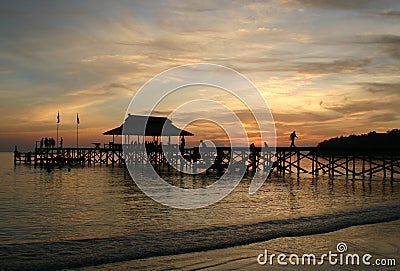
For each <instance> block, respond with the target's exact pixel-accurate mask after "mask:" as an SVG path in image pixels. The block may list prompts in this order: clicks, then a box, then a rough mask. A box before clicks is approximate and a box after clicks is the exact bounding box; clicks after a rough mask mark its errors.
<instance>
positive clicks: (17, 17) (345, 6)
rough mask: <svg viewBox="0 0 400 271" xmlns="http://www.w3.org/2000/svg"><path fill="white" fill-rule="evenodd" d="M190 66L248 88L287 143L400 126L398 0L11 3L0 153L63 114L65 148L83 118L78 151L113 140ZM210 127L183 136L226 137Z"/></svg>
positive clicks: (1, 21) (3, 23) (0, 49)
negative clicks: (154, 87)
mask: <svg viewBox="0 0 400 271" xmlns="http://www.w3.org/2000/svg"><path fill="white" fill-rule="evenodd" d="M190 63H215V64H219V65H224V66H226V67H229V68H231V69H234V70H236V71H238V72H240V73H242V74H243V75H244V76H246V77H247V78H248V79H249V80H251V81H252V82H253V83H254V85H255V86H256V87H257V88H258V89H259V91H260V92H261V93H262V96H263V97H264V99H265V100H266V101H267V103H268V105H269V108H270V110H271V112H272V115H273V118H274V120H275V126H276V133H277V142H278V145H281V146H286V145H289V144H290V142H289V141H288V137H289V134H290V133H291V132H292V131H293V130H296V132H297V135H298V136H299V138H298V144H299V145H302V146H308V145H315V144H317V143H318V142H320V141H322V140H324V139H327V138H330V137H335V136H340V135H349V134H361V133H367V132H369V131H373V130H375V131H377V132H386V131H387V130H391V129H394V128H400V118H399V112H400V106H399V105H400V95H399V94H400V77H399V75H400V1H397V0H393V1H386V0H380V1H368V0H353V1H347V0H336V1H329V0H272V1H179V0H176V1H5V2H3V3H2V4H1V6H0V97H1V99H0V122H1V124H2V125H1V126H0V151H11V150H13V149H14V145H18V146H19V148H20V149H32V148H33V147H34V144H35V143H34V142H35V141H36V140H40V139H41V138H42V137H56V116H57V112H60V117H61V122H60V126H59V133H60V136H63V138H64V145H66V146H68V145H74V144H75V134H76V114H77V113H79V118H80V124H79V137H80V144H81V145H86V146H89V145H90V144H91V143H92V142H108V141H109V140H110V138H109V137H106V136H103V135H101V133H102V132H104V131H106V130H108V129H111V128H114V127H117V126H119V125H120V124H121V123H122V122H123V120H124V117H125V113H126V110H127V107H128V105H129V103H130V101H131V99H132V97H133V95H134V94H135V93H136V92H137V91H138V90H139V89H140V87H141V86H142V85H143V84H144V83H146V82H147V81H148V80H150V79H151V78H152V77H153V76H155V75H157V74H159V73H161V72H163V71H165V70H167V69H170V68H173V67H176V66H179V65H183V64H190ZM182 91H185V90H184V89H183V90H182ZM187 91H189V90H187ZM218 95H219V94H215V97H217V96H218ZM188 96H190V95H188ZM220 96H221V97H223V96H224V95H220ZM227 100H229V97H228V98H226V101H227ZM174 104H175V103H173V102H169V103H168V101H167V100H166V101H165V102H164V108H161V109H160V110H159V113H160V114H165V113H166V112H167V111H168V110H167V108H169V110H170V109H171V108H172V109H173V107H174ZM233 104H235V103H234V102H233ZM237 109H238V110H240V108H239V107H237ZM206 127H208V128H204V126H203V127H202V125H199V123H197V125H195V124H193V125H192V126H187V127H186V128H188V130H190V129H189V128H191V129H192V130H190V131H191V132H193V133H195V134H196V135H197V137H194V138H193V140H198V139H199V138H206V139H212V138H214V139H218V136H217V135H220V134H221V133H220V132H218V133H217V132H215V131H216V129H215V127H214V128H210V127H212V125H211V126H206ZM181 128H183V127H181Z"/></svg>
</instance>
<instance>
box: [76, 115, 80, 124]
mask: <svg viewBox="0 0 400 271" xmlns="http://www.w3.org/2000/svg"><path fill="white" fill-rule="evenodd" d="M76 123H77V124H79V115H78V113H76Z"/></svg>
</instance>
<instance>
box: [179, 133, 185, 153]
mask: <svg viewBox="0 0 400 271" xmlns="http://www.w3.org/2000/svg"><path fill="white" fill-rule="evenodd" d="M185 145H186V140H185V136H182V137H181V145H180V146H179V149H180V151H181V153H183V152H184V151H185Z"/></svg>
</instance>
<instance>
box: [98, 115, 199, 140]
mask: <svg viewBox="0 0 400 271" xmlns="http://www.w3.org/2000/svg"><path fill="white" fill-rule="evenodd" d="M124 125H126V126H125V131H124V132H125V134H129V135H143V131H144V130H145V129H144V126H145V125H146V130H145V136H161V134H162V135H163V136H182V135H184V136H193V134H192V133H190V132H188V131H185V130H181V129H179V128H177V127H176V126H175V125H173V124H172V121H171V120H170V119H168V118H165V117H153V116H138V115H129V116H128V117H127V118H126V119H125V122H124V123H123V124H121V125H120V126H119V127H116V128H114V129H111V130H108V131H106V132H104V133H103V135H122V131H123V130H124Z"/></svg>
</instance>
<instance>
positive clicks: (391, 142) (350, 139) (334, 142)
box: [318, 129, 400, 150]
mask: <svg viewBox="0 0 400 271" xmlns="http://www.w3.org/2000/svg"><path fill="white" fill-rule="evenodd" d="M318 147H319V148H321V149H366V150H400V130H399V129H393V130H390V131H387V132H386V133H377V132H375V131H373V132H369V133H368V134H361V135H350V136H341V137H334V138H331V139H327V140H324V141H322V142H320V143H318Z"/></svg>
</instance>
